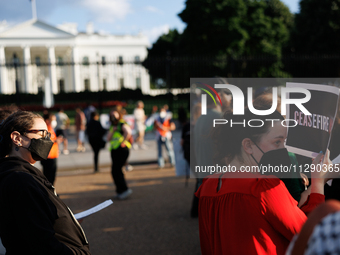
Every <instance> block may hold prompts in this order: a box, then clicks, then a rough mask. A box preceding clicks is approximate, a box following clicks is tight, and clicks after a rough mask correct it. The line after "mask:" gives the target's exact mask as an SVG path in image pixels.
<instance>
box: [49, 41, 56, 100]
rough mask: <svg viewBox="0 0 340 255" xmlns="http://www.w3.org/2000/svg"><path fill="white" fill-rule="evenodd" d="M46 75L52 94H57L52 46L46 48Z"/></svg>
mask: <svg viewBox="0 0 340 255" xmlns="http://www.w3.org/2000/svg"><path fill="white" fill-rule="evenodd" d="M48 62H49V66H48V73H49V76H50V84H51V90H52V93H53V94H57V93H58V87H57V69H56V65H55V63H56V62H55V49H54V46H49V47H48Z"/></svg>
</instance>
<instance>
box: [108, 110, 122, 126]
mask: <svg viewBox="0 0 340 255" xmlns="http://www.w3.org/2000/svg"><path fill="white" fill-rule="evenodd" d="M122 109H123V107H122V106H120V105H117V106H115V107H113V108H112V109H111V111H110V122H111V124H112V125H117V124H115V123H114V121H113V119H112V112H118V115H119V119H117V120H121V119H122V118H123V115H122Z"/></svg>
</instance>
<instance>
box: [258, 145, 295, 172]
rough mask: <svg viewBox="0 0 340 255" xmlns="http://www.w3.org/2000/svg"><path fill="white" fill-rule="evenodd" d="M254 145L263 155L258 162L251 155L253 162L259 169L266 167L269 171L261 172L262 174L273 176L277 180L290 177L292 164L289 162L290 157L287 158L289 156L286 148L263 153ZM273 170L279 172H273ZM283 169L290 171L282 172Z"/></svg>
mask: <svg viewBox="0 0 340 255" xmlns="http://www.w3.org/2000/svg"><path fill="white" fill-rule="evenodd" d="M254 144H255V145H256V146H257V148H259V150H260V151H261V152H262V153H263V155H262V158H261V159H260V162H257V160H256V159H255V158H254V157H253V155H251V156H252V157H253V159H254V160H255V162H256V163H257V165H258V166H259V167H261V166H262V167H263V166H265V167H267V169H268V170H269V169H270V170H271V171H267V172H263V174H265V175H275V176H277V177H279V178H289V177H290V173H291V172H293V168H290V167H291V165H292V162H291V160H290V157H289V154H288V151H287V149H286V148H281V149H277V150H271V151H267V152H263V150H261V148H260V147H259V146H258V145H257V144H256V143H254ZM270 167H271V168H270ZM262 169H263V168H262ZM275 169H276V170H279V171H275ZM283 169H286V170H288V169H290V171H287V172H285V171H283Z"/></svg>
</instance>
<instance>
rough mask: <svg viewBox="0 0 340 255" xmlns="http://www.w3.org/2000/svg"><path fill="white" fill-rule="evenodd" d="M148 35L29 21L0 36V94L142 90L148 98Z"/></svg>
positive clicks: (89, 26)
mask: <svg viewBox="0 0 340 255" xmlns="http://www.w3.org/2000/svg"><path fill="white" fill-rule="evenodd" d="M148 45H149V42H148V39H147V37H146V36H143V35H137V36H131V35H122V36H117V35H102V34H98V33H94V32H93V26H92V25H91V24H89V25H88V27H87V31H86V33H78V31H77V29H76V24H65V25H61V26H58V28H57V27H54V26H51V25H48V24H46V23H44V22H42V21H39V20H36V19H33V20H29V21H27V22H25V23H22V24H19V25H17V26H15V27H13V28H10V29H8V30H5V31H3V32H0V93H1V94H13V93H16V92H17V91H18V90H19V92H21V93H34V94H35V93H38V92H39V91H40V90H44V87H45V86H46V84H49V86H51V87H50V88H51V91H52V92H53V93H54V94H58V93H61V92H80V91H85V90H89V91H100V90H107V91H113V90H120V89H122V88H129V89H137V88H139V89H141V90H142V92H143V93H144V94H150V77H149V74H148V71H147V70H146V69H145V68H144V67H143V66H142V65H141V64H140V63H141V61H143V60H144V59H145V58H146V56H147V47H148Z"/></svg>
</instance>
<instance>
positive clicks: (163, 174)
mask: <svg viewBox="0 0 340 255" xmlns="http://www.w3.org/2000/svg"><path fill="white" fill-rule="evenodd" d="M109 171H110V169H109V168H103V169H101V172H100V173H97V174H92V173H91V174H76V175H74V174H73V175H71V176H70V175H65V176H58V177H57V181H56V189H57V192H58V194H59V195H60V196H61V198H62V199H63V200H64V201H65V203H66V204H67V205H68V206H69V207H70V208H71V209H72V210H73V212H74V213H78V212H80V211H83V210H86V209H88V208H91V207H92V206H95V205H97V204H99V203H101V202H103V201H105V200H107V199H112V198H113V196H114V194H115V192H114V186H113V184H112V179H111V175H110V172H109ZM69 173H72V172H69ZM73 173H74V172H73ZM65 174H66V172H65ZM126 178H127V181H128V186H129V187H130V188H131V189H132V190H133V194H132V195H131V197H129V198H128V199H127V200H125V201H117V200H114V203H113V205H111V206H109V207H108V208H105V209H104V210H102V211H100V212H98V213H96V214H93V215H91V216H90V217H88V218H86V219H85V220H84V222H83V223H82V226H83V228H84V231H85V233H86V235H87V238H88V240H89V243H90V248H91V252H92V254H93V255H112V254H121V255H131V254H133V255H139V254H141V255H145V254H155V255H160V254H169V255H170V254H173V255H181V254H183V255H187V254H193V255H196V254H197V255H198V254H200V246H199V245H200V244H199V232H198V220H197V219H192V218H190V213H189V212H190V207H191V201H192V196H193V190H194V186H195V180H193V179H191V180H189V183H188V186H187V187H186V186H185V179H184V178H183V177H176V176H175V171H174V169H173V168H165V169H164V170H158V168H157V165H156V164H149V165H142V166H135V169H134V170H133V171H131V172H128V173H126Z"/></svg>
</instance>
